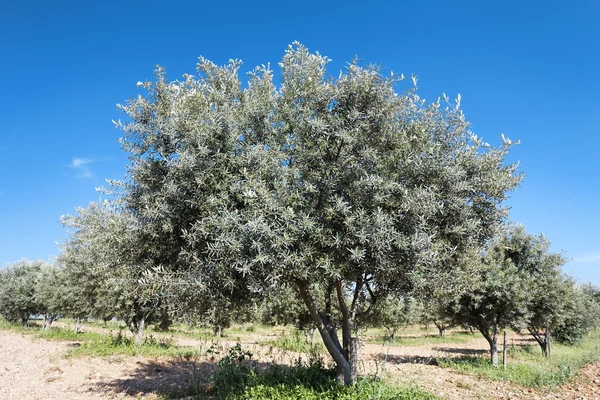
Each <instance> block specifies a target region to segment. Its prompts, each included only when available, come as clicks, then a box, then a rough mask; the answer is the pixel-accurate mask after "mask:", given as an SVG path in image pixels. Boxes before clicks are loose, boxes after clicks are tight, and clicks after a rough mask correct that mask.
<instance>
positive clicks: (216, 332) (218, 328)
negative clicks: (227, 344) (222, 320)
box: [213, 325, 223, 337]
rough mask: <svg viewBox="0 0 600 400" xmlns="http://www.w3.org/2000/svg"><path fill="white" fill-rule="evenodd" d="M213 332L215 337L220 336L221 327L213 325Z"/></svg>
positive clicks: (221, 332)
mask: <svg viewBox="0 0 600 400" xmlns="http://www.w3.org/2000/svg"><path fill="white" fill-rule="evenodd" d="M213 333H214V335H215V336H216V337H221V336H222V335H223V327H222V326H221V325H215V326H214V329H213Z"/></svg>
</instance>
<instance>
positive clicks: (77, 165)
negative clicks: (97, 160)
mask: <svg viewBox="0 0 600 400" xmlns="http://www.w3.org/2000/svg"><path fill="white" fill-rule="evenodd" d="M93 162H94V160H91V159H89V158H74V159H73V161H71V163H70V164H69V168H72V169H74V170H75V171H77V174H76V175H75V177H76V178H77V179H89V178H92V177H93V176H94V174H93V173H92V170H91V169H90V167H89V165H90V164H92V163H93Z"/></svg>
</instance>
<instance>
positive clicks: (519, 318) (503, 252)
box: [445, 228, 528, 367]
mask: <svg viewBox="0 0 600 400" xmlns="http://www.w3.org/2000/svg"><path fill="white" fill-rule="evenodd" d="M514 234H517V235H518V234H519V232H518V231H515V230H514V229H513V228H509V229H507V230H506V231H505V232H504V233H503V234H502V236H499V237H498V238H497V239H496V240H494V241H493V242H491V243H490V244H489V245H488V246H487V247H486V248H485V250H484V251H482V254H481V255H480V256H479V257H477V258H476V259H475V260H474V262H475V264H477V270H478V272H477V279H476V280H475V281H473V282H472V283H471V287H470V288H467V289H465V290H464V291H463V292H462V293H461V294H459V295H458V296H457V297H456V298H455V299H454V300H452V301H449V302H448V303H447V305H446V308H445V313H446V315H448V316H451V317H452V319H453V320H454V322H455V323H456V324H458V325H463V326H472V327H475V328H477V330H479V332H481V334H482V335H483V337H484V338H485V339H486V340H487V342H488V344H489V346H490V359H491V362H492V365H493V366H494V367H496V366H498V335H499V333H500V332H501V331H502V330H503V329H507V328H515V329H516V328H519V327H521V326H522V325H523V323H524V321H525V320H526V317H527V311H528V309H527V305H528V287H527V285H526V283H527V279H526V274H525V273H524V271H523V270H521V269H519V266H518V265H517V264H516V263H515V262H514V259H513V257H511V256H512V255H513V254H514V253H513V247H512V246H511V241H512V240H513V239H514V238H515V236H514Z"/></svg>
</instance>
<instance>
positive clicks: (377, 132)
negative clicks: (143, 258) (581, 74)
mask: <svg viewBox="0 0 600 400" xmlns="http://www.w3.org/2000/svg"><path fill="white" fill-rule="evenodd" d="M328 62H329V60H328V59H327V58H326V57H323V56H321V55H319V54H318V53H311V52H309V51H308V50H307V49H306V48H305V47H303V46H301V45H299V44H297V43H296V44H294V45H291V46H290V47H289V48H288V49H287V51H286V53H285V55H284V57H283V59H282V61H281V62H280V63H279V66H280V68H281V81H280V83H279V84H278V83H277V82H276V81H275V79H274V72H273V71H272V70H271V69H270V68H269V67H265V66H263V67H258V68H256V69H254V70H253V71H251V72H250V73H249V74H248V76H249V79H248V82H247V83H244V82H242V81H241V80H240V77H239V69H240V65H241V63H240V62H239V61H231V62H230V63H229V64H228V65H225V66H223V67H221V66H217V65H215V64H213V63H212V62H210V61H208V60H206V59H204V58H200V62H199V64H198V66H197V70H198V74H197V76H193V75H184V79H183V80H182V81H175V82H169V81H168V80H167V77H166V74H165V72H164V70H163V69H161V68H159V69H158V70H157V74H156V81H155V82H145V83H141V84H140V85H141V86H142V87H143V88H144V89H146V90H147V95H146V96H139V97H138V98H136V99H133V100H131V101H130V102H129V103H128V104H126V105H123V106H121V108H122V110H123V111H124V112H125V113H126V114H127V116H128V121H127V122H125V123H121V122H120V121H119V122H117V125H118V126H119V127H120V128H122V129H123V131H124V137H123V139H122V145H123V147H124V149H125V150H126V151H127V152H129V154H130V159H131V164H130V166H129V170H128V171H129V175H128V178H127V180H126V181H124V182H120V183H117V186H119V188H120V189H122V192H121V193H122V196H123V197H122V199H123V202H124V204H126V206H127V208H128V209H130V210H132V212H133V214H134V215H135V217H136V218H137V219H138V220H139V221H141V223H143V224H145V225H146V226H147V229H148V231H149V232H152V235H151V236H150V239H151V240H152V241H153V242H152V243H153V246H151V248H152V254H153V257H154V259H155V260H157V261H160V263H161V264H162V265H167V266H169V268H172V269H173V270H176V271H177V273H182V272H187V273H188V274H189V276H190V279H193V280H194V282H197V287H198V290H203V289H204V290H207V291H217V290H218V291H221V292H224V293H227V292H229V293H235V292H236V291H238V290H240V288H244V289H243V290H245V291H242V292H241V294H238V296H240V295H244V296H249V295H251V294H252V293H257V292H260V291H262V290H264V289H265V288H266V287H269V286H276V285H279V284H281V283H284V282H285V283H288V284H290V285H293V286H294V287H295V288H296V289H297V290H298V293H299V295H300V298H302V300H303V302H304V303H305V304H306V306H307V308H308V310H309V312H310V314H311V316H312V318H313V320H314V322H315V324H316V325H317V326H318V328H319V331H320V333H321V336H322V337H323V340H324V342H325V345H326V347H327V349H328V350H329V352H330V353H331V354H332V356H333V358H334V360H335V361H336V364H337V366H338V378H339V379H342V378H344V379H345V381H346V382H349V381H351V380H352V379H353V378H352V377H351V376H350V371H351V369H352V368H351V365H350V363H351V362H352V361H351V360H352V357H351V352H352V349H351V345H350V343H351V331H352V327H353V325H354V323H355V319H356V318H357V315H358V314H360V312H362V311H366V310H368V304H367V303H369V302H372V301H376V299H377V298H378V297H381V296H384V295H385V294H386V293H388V292H391V291H395V290H397V289H398V288H402V289H405V288H406V287H408V286H410V285H412V284H414V283H418V284H421V283H423V282H426V281H428V279H430V278H432V277H435V276H437V274H440V273H442V272H444V273H448V272H451V271H452V270H453V266H454V265H456V258H459V257H460V254H461V252H463V251H467V250H468V249H471V248H472V247H473V246H478V245H479V244H481V243H483V242H485V241H486V240H487V239H488V238H489V237H490V235H491V234H492V233H493V232H494V231H495V230H496V227H497V225H498V223H499V222H501V221H502V220H503V218H504V217H505V216H506V210H505V209H504V208H502V207H501V202H502V201H503V200H504V199H505V198H506V192H507V191H509V190H512V189H513V188H515V186H516V185H517V184H518V182H519V180H520V176H519V174H518V173H517V170H516V166H515V165H506V164H505V163H504V160H505V157H506V155H507V153H508V151H509V149H510V146H511V142H510V141H509V140H507V139H504V140H503V143H502V145H501V147H499V148H494V147H491V146H489V145H488V144H486V143H484V142H483V140H481V139H480V138H478V137H477V136H475V135H474V134H473V133H471V132H470V131H469V130H468V126H469V124H468V122H467V121H466V120H465V118H464V116H463V114H462V112H461V110H460V108H459V102H460V99H459V100H458V101H456V102H454V103H452V102H449V101H448V99H447V98H446V96H444V98H443V99H442V100H437V101H435V102H433V103H431V104H427V103H426V102H425V100H423V99H421V98H420V97H419V96H418V94H417V92H416V88H415V87H412V88H409V89H408V90H407V91H406V92H405V93H403V94H398V93H397V84H398V82H399V81H401V80H402V78H398V77H396V76H394V75H389V76H384V75H383V74H382V72H381V70H380V68H378V67H376V66H366V67H363V66H361V65H359V64H358V63H357V62H352V63H350V64H348V65H347V67H346V69H345V71H344V72H343V73H340V75H339V77H337V78H329V77H328V75H327V72H326V66H327V64H328ZM415 84H416V80H415ZM315 288H316V289H315ZM315 290H316V291H321V292H322V293H325V299H324V302H323V303H322V305H319V304H317V303H315V301H314V291H315ZM332 302H333V303H337V304H336V305H337V308H338V309H339V310H340V315H341V320H339V321H333V320H332V317H331V313H328V312H327V308H328V307H329V308H331V304H332ZM337 326H340V327H342V331H343V341H342V343H340V342H339V341H338V339H337V333H336V328H337Z"/></svg>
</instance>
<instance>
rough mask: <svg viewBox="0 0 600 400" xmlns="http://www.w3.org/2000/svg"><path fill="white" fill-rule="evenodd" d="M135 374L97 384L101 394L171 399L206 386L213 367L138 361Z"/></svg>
mask: <svg viewBox="0 0 600 400" xmlns="http://www.w3.org/2000/svg"><path fill="white" fill-rule="evenodd" d="M137 364H138V366H137V368H136V369H135V371H133V372H131V373H130V374H129V375H128V376H126V377H123V378H120V379H115V380H112V381H109V382H102V383H98V384H97V386H98V387H99V388H100V389H101V390H104V391H107V392H108V391H110V392H117V393H123V394H127V395H129V396H143V395H148V394H151V393H155V394H158V395H162V396H167V397H172V396H174V395H175V394H178V393H183V392H185V391H186V390H192V389H194V388H196V389H198V388H200V387H202V386H203V385H206V384H207V383H208V382H209V380H210V376H211V374H212V372H213V371H214V369H215V364H214V363H212V362H196V361H189V360H171V361H144V362H142V361H138V363H137Z"/></svg>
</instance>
